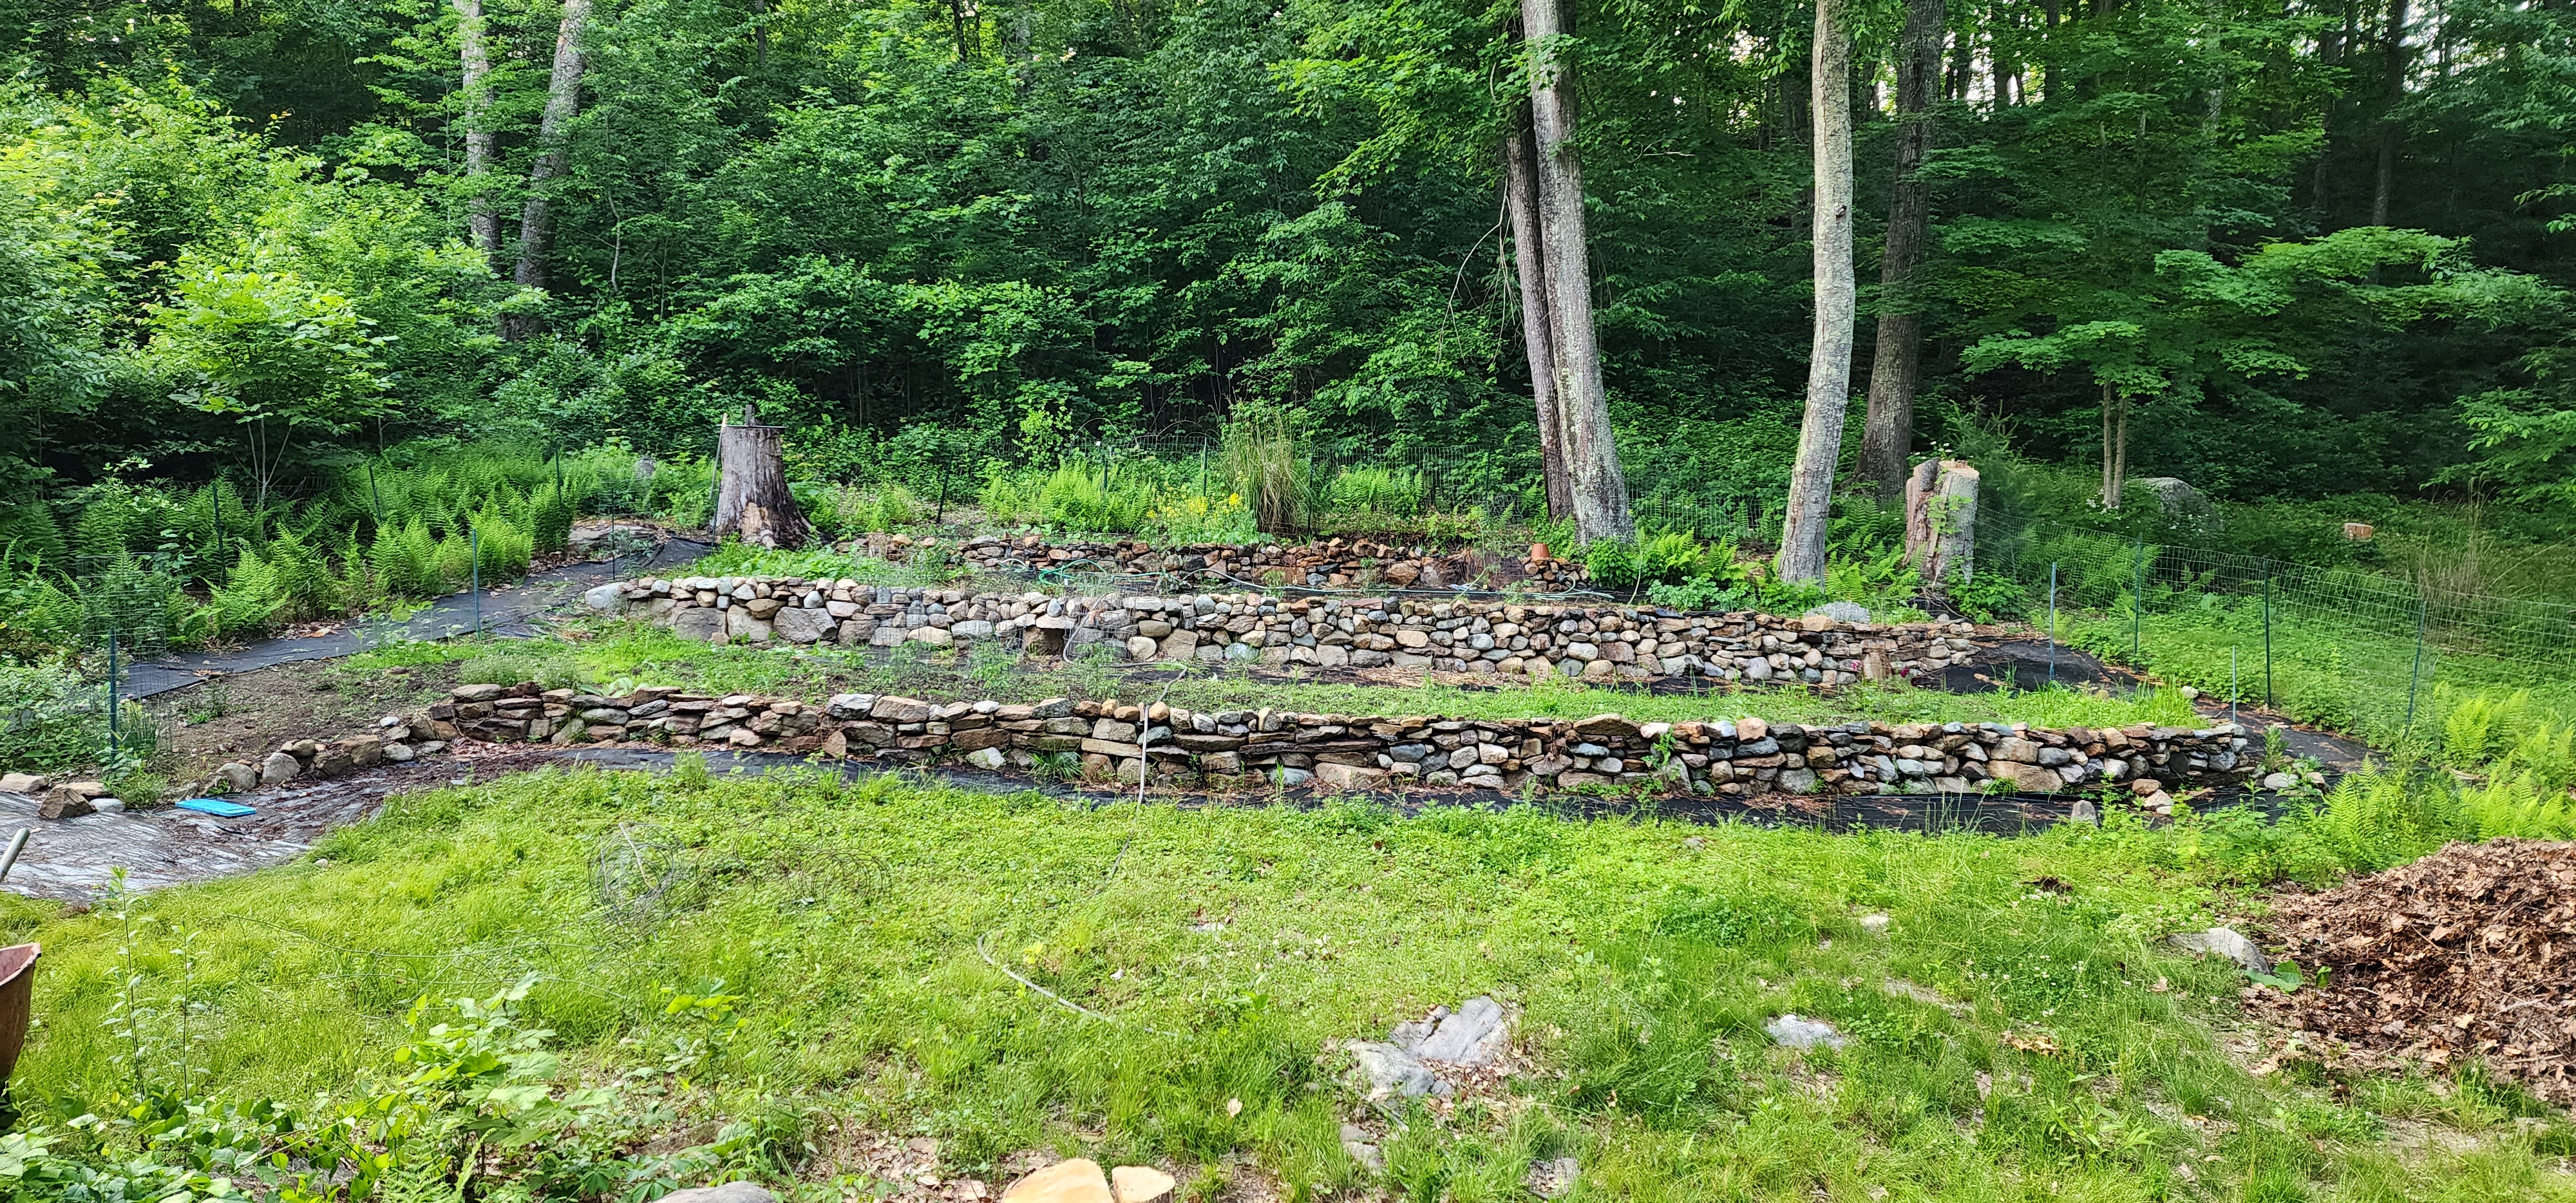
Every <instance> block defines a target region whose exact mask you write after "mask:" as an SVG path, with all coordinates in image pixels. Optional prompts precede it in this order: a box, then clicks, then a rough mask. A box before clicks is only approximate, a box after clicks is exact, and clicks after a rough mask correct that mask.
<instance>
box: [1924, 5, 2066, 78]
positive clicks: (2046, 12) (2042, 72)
mask: <svg viewBox="0 0 2576 1203" xmlns="http://www.w3.org/2000/svg"><path fill="white" fill-rule="evenodd" d="M2062 17H2063V14H2062V13H2060V12H2059V11H2058V8H2057V0H2043V2H2042V3H2041V4H2040V6H2039V27H2040V28H2041V29H2044V30H2047V31H2049V32H2050V33H2051V34H2052V35H2053V34H2054V33H2055V32H2056V30H2057V26H2058V24H2059V22H2060V20H2061V19H2062ZM1905 19H1906V20H1907V21H1908V22H1911V21H1912V20H1913V19H1914V10H1913V8H1912V7H1910V6H1909V7H1908V8H1907V9H1906V10H1905ZM1911 28H1912V27H1911V25H1909V26H1908V29H1909V30H1910V29H1911ZM1909 36H1911V35H1910V34H1909ZM2042 53H2044V54H2046V55H2047V56H2048V58H2047V60H2046V61H2044V62H2042V63H2041V64H2040V67H2039V98H2040V99H2041V100H2043V101H2046V100H2057V99H2059V96H2058V93H2057V47H2056V45H2055V44H2054V41H2053V40H2052V41H2051V42H2050V43H2049V44H2047V45H2046V46H2045V48H2044V49H2043V50H2042Z"/></svg>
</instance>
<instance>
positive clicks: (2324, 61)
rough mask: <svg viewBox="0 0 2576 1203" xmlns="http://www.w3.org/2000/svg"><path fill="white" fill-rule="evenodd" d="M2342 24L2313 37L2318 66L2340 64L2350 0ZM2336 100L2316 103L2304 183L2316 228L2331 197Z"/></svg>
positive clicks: (2334, 95) (2330, 94) (2348, 34)
mask: <svg viewBox="0 0 2576 1203" xmlns="http://www.w3.org/2000/svg"><path fill="white" fill-rule="evenodd" d="M2343 24H2344V27H2343V28H2342V29H2336V28H2334V27H2332V26H2328V27H2327V28H2326V29H2325V30H2324V31H2323V32H2320V33H2319V34H2317V63H2318V65H2320V66H2327V67H2331V66H2335V65H2337V64H2339V63H2341V62H2343V51H2344V47H2345V46H2347V45H2349V44H2351V40H2352V39H2351V32H2350V31H2351V29H2352V25H2353V2H2352V0H2344V6H2343ZM2339 99H2341V97H2340V96H2339V95H2338V94H2337V93H2334V92H2328V93H2326V94H2325V96H2324V98H2323V99H2322V100H2320V101H2319V102H2318V104H2317V162H2316V166H2315V167H2314V168H2313V169H2311V175H2310V177H2309V181H2308V204H2309V206H2310V207H2311V208H2314V209H2315V210H2316V211H2317V220H2318V224H2319V225H2320V226H2323V225H2324V223H2325V219H2326V215H2327V214H2326V210H2327V207H2328V206H2329V205H2330V204H2331V203H2332V197H2333V192H2332V188H2331V187H2330V185H2329V182H2328V179H2327V174H2326V173H2327V168H2328V167H2329V166H2330V165H2332V164H2333V162H2334V140H2335V102H2336V101H2337V100H2339Z"/></svg>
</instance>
